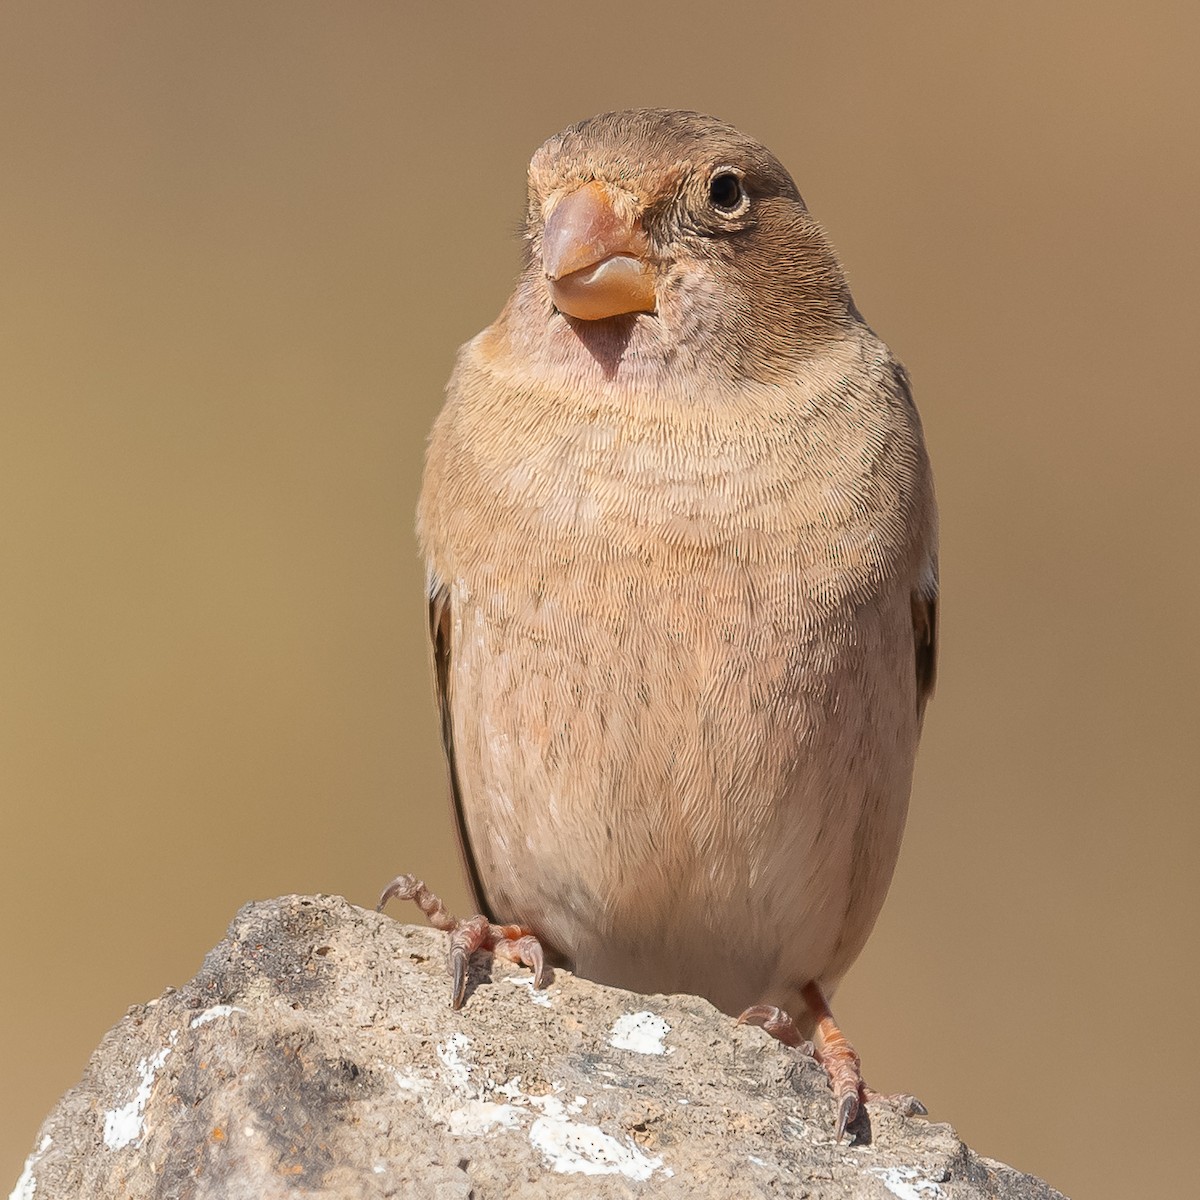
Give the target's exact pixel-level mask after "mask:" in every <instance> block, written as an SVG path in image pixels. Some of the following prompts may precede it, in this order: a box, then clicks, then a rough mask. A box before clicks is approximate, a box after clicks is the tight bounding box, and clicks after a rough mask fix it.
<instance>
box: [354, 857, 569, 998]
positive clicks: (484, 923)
mask: <svg viewBox="0 0 1200 1200" xmlns="http://www.w3.org/2000/svg"><path fill="white" fill-rule="evenodd" d="M396 897H398V898H399V899H401V900H413V901H415V902H416V905H417V907H418V908H419V909H420V910H421V911H422V912H423V913H424V914H425V916H426V918H427V919H428V921H429V923H430V925H432V926H433V927H434V928H435V929H442V930H445V931H446V932H447V933H449V934H450V972H451V975H452V977H453V981H452V983H451V988H450V1004H451V1005H452V1006H453V1007H454V1008H462V1006H463V1000H464V999H465V998H466V994H467V969H468V967H469V966H470V963H471V955H472V954H474V953H475V951H476V950H490V951H491V952H492V953H493V954H494V955H496V957H497V958H504V959H507V960H508V961H509V962H515V963H521V964H522V965H524V966H526V967H532V968H533V986H534V987H537V988H543V987H545V986H546V984H547V983H549V982H550V976H549V972H548V971H547V969H546V956H545V954H544V953H543V952H542V944H541V942H539V941H538V940H537V938H536V937H534V935H533V934H532V933H530V932H529V930H528V929H525V928H524V927H523V926H520V925H493V924H492V923H491V922H490V921H489V920H488V919H487V917H484V916H475V917H468V918H467V919H466V920H465V921H460V920H459V919H458V918H457V917H455V916H452V915H451V914H450V913H449V912H448V911H447V910H446V906H445V905H444V904H443V903H442V902H441V900H439V899H438V897H437V896H435V895H434V894H433V892H431V891H430V890H429V889H428V888H427V887H426V886H425V884H424V883H423V882H422V881H421V880H419V879H417V878H416V877H415V876H413V875H397V876H396V878H395V879H393V880H392V882H391V883H389V884H388V885H387V887H385V888H384V889H383V895H381V896H380V897H379V903H378V904H377V905H376V906H375V911H376V912H382V911H383V906H384V905H385V904H386V903H387V902H388V901H389V900H391V899H393V898H396Z"/></svg>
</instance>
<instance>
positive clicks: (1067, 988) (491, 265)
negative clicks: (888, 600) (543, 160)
mask: <svg viewBox="0 0 1200 1200" xmlns="http://www.w3.org/2000/svg"><path fill="white" fill-rule="evenodd" d="M685 12H686V18H684V17H683V16H682V15H680V14H683V13H685ZM1198 46H1200V6H1197V5H1195V4H1194V3H1190V4H1179V5H1176V6H1169V5H1166V4H1146V5H1141V6H1136V7H1135V6H1126V5H1117V4H1103V3H1082V2H1079V0H1076V2H1072V3H1062V4H1058V5H1043V4H1040V3H1033V2H1031V0H1021V2H1019V3H1014V4H1009V5H986V6H985V5H973V4H972V5H964V4H962V3H959V2H957V0H947V2H939V3H925V4H919V5H898V4H891V3H882V2H880V3H860V4H853V5H848V4H844V3H838V2H834V0H828V2H823V3H815V4H794V3H779V4H777V5H765V4H755V3H745V2H743V3H739V4H736V5H732V6H731V5H729V4H728V3H709V2H705V3H693V4H690V5H688V6H687V7H686V8H684V7H682V6H667V5H648V4H643V3H632V4H630V3H625V4H622V3H611V4H607V5H604V6H602V7H600V8H597V7H596V6H595V5H590V6H579V7H573V6H566V5H562V4H525V5H520V4H515V5H486V6H485V5H457V4H456V5H442V6H434V5H420V6H418V5H403V4H400V3H398V2H396V3H383V2H382V0H375V2H372V3H366V2H364V3H349V2H347V3H338V4H327V3H322V4H313V3H307V2H304V0H299V2H298V0H288V2H287V3H264V2H261V0H259V2H256V3H253V4H246V3H244V2H243V0H204V2H203V3H172V4H167V5H164V4H160V3H150V2H146V3H126V2H121V3H104V4H95V3H75V4H58V3H53V2H50V0H11V2H9V3H6V4H5V5H4V6H3V8H2V9H0V246H2V261H0V265H2V269H0V387H2V398H0V547H2V550H0V553H2V557H3V574H2V579H0V664H2V669H0V709H2V711H0V788H2V795H0V803H2V804H3V815H4V821H3V831H4V832H3V842H2V846H0V855H2V861H0V896H2V898H3V903H4V912H5V914H6V936H5V954H4V960H5V968H4V971H3V977H2V979H0V997H2V1004H3V1010H2V1015H3V1020H2V1021H0V1038H2V1039H3V1044H2V1045H0V1063H2V1064H3V1067H2V1072H3V1094H2V1096H0V1186H4V1187H7V1186H9V1185H8V1183H7V1182H6V1181H5V1178H4V1177H7V1179H8V1180H13V1179H15V1178H16V1176H17V1174H18V1172H19V1170H20V1166H21V1161H22V1158H23V1156H24V1154H25V1153H26V1151H27V1150H28V1149H29V1147H30V1146H31V1144H32V1142H33V1138H34V1133H35V1130H36V1128H37V1125H38V1123H39V1122H40V1120H41V1118H42V1117H43V1115H44V1114H45V1112H46V1111H47V1110H48V1108H49V1107H50V1105H51V1104H52V1102H53V1101H54V1099H55V1098H56V1097H57V1096H58V1094H59V1093H60V1092H61V1091H63V1090H64V1089H65V1088H66V1087H68V1086H69V1085H70V1084H71V1083H73V1082H74V1081H75V1080H76V1078H77V1077H78V1076H79V1074H80V1072H81V1071H82V1068H83V1065H84V1063H85V1061H86V1058H87V1055H88V1053H89V1051H90V1050H91V1048H92V1047H93V1046H94V1044H95V1043H96V1041H97V1040H98V1039H99V1037H100V1036H101V1034H102V1033H103V1032H104V1031H105V1030H106V1029H107V1028H108V1027H109V1026H110V1025H111V1024H112V1023H113V1022H114V1021H115V1020H117V1018H119V1017H120V1016H121V1014H122V1013H123V1012H124V1010H125V1008H126V1006H127V1005H129V1004H131V1003H133V1002H135V1001H141V1000H144V999H147V998H149V997H151V996H153V995H156V994H157V993H158V992H159V991H160V990H161V989H162V988H163V987H164V986H166V985H167V984H177V983H180V982H182V981H183V980H185V979H186V978H187V977H188V976H189V975H190V974H191V973H192V972H193V971H194V970H195V969H196V967H197V966H198V964H199V962H200V959H201V957H202V955H203V954H204V952H205V951H206V950H207V949H208V948H209V947H210V946H211V945H212V944H213V943H214V942H216V941H217V940H218V939H219V938H220V936H221V934H222V931H223V929H224V927H225V925H226V923H227V922H228V920H229V919H230V917H231V916H232V915H233V913H234V911H235V909H236V908H237V907H238V906H239V905H240V904H241V903H243V902H244V901H246V900H248V899H250V898H253V897H267V896H272V895H276V894H280V893H284V892H293V891H328V892H338V893H344V894H345V895H347V896H348V897H350V898H351V899H353V900H355V901H358V902H360V903H370V902H372V901H373V899H374V897H375V895H376V892H377V890H378V888H379V887H380V885H381V884H382V883H384V882H385V881H386V880H387V879H389V878H390V877H391V876H392V875H393V874H394V873H395V872H396V871H398V870H400V869H411V870H415V871H417V872H420V873H422V874H424V876H425V878H426V879H429V880H431V881H435V882H436V883H437V885H438V886H439V888H441V889H443V890H444V892H445V894H447V896H448V898H449V899H450V900H451V901H452V902H453V903H454V904H455V905H456V906H457V905H461V904H462V903H463V898H464V891H463V888H462V885H461V883H460V881H459V879H458V874H457V871H458V867H457V861H456V856H455V851H454V848H453V837H452V833H451V828H450V823H449V817H448V813H447V810H446V806H445V803H444V799H443V777H442V764H441V760H440V749H439V746H438V738H437V732H436V727H435V721H434V715H433V709H432V703H431V700H430V688H429V684H428V679H427V674H426V658H425V643H424V638H425V633H424V614H423V607H422V600H421V570H420V565H419V563H418V561H417V558H416V551H415V543H414V538H413V533H412V511H413V505H414V502H415V497H416V493H417V487H418V479H419V472H420V467H421V456H422V448H423V441H424V437H425V433H426V430H427V429H428V427H429V424H430V422H431V420H432V418H433V416H434V413H435V411H436V409H437V407H438V405H439V403H440V393H441V388H442V385H443V382H444V380H445V378H446V376H447V374H448V372H449V369H450V366H451V359H452V355H453V353H454V350H455V348H456V347H457V346H458V344H459V343H460V342H462V341H463V340H465V339H466V338H468V337H469V336H471V335H472V334H474V333H475V332H476V331H477V330H478V329H480V328H481V327H482V326H483V325H485V324H486V323H487V322H488V321H489V320H490V319H491V318H492V316H493V315H494V314H495V312H496V311H497V310H498V308H499V306H500V305H501V303H502V301H503V299H504V297H505V295H506V294H507V292H508V290H509V287H510V284H511V281H512V279H513V277H514V275H515V272H516V267H517V245H516V240H515V237H514V230H515V227H516V224H517V222H518V220H519V218H520V214H521V210H522V203H523V188H524V167H525V163H526V161H527V159H528V156H529V154H530V152H531V151H532V150H533V149H534V147H535V146H536V145H538V143H539V142H541V141H542V140H543V139H544V138H545V137H546V136H548V135H549V134H551V133H553V132H555V131H556V130H557V129H559V128H560V127H562V126H563V125H565V124H567V123H568V122H570V121H573V120H576V119H578V118H580V117H584V116H587V115H589V114H591V113H593V112H596V111H600V110H604V109H609V108H617V107H625V106H629V105H635V104H654V105H667V106H673V107H692V108H699V109H702V110H707V111H711V112H714V113H717V114H719V115H721V116H724V117H726V118H727V119H729V120H732V121H733V122H735V123H736V124H738V125H740V126H742V127H743V128H744V129H746V130H747V131H749V132H751V133H753V134H755V135H757V136H759V137H761V138H762V139H763V140H764V141H765V142H766V143H767V144H768V145H769V146H771V147H772V148H773V149H774V150H775V151H776V152H777V153H778V154H779V156H780V157H781V158H782V159H783V160H784V162H785V163H787V164H788V165H789V166H790V167H791V168H792V170H793V172H794V174H795V175H796V177H797V180H798V182H799V183H800V187H801V190H802V191H803V192H804V194H805V196H806V198H807V199H808V202H809V205H810V207H811V208H812V209H813V210H814V212H815V213H816V214H817V215H818V217H820V218H821V219H822V220H823V221H824V223H825V224H826V226H827V228H828V229H829V231H830V233H831V235H832V237H833V239H834V242H835V243H836V244H837V246H838V247H839V248H840V250H841V252H842V255H843V258H844V261H845V263H846V265H847V268H848V270H849V272H850V277H851V281H852V283H853V285H854V290H855V294H856V297H857V299H858V302H859V305H860V307H861V308H862V309H863V311H864V312H865V313H866V314H867V317H868V319H869V320H870V321H871V323H872V324H873V325H874V326H875V327H876V328H877V329H878V330H879V331H880V332H881V333H882V334H883V335H884V336H885V337H886V338H887V339H888V340H889V341H890V342H891V344H892V345H893V346H894V347H895V349H896V351H897V353H898V354H899V355H900V357H901V358H902V359H903V360H904V361H905V362H906V363H907V364H908V366H909V368H910V369H911V372H912V375H913V378H914V381H915V387H916V393H917V397H918V400H919V403H920V405H921V409H922V412H923V414H924V418H925V423H926V429H927V432H928V436H929V442H930V446H931V449H932V453H933V456H934V462H935V467H936V469H937V476H938V485H939V491H940V498H941V503H942V509H943V520H944V534H943V538H944V540H943V556H942V561H943V578H944V589H945V590H944V607H943V611H944V621H945V623H944V636H943V644H942V647H943V660H942V661H943V669H942V676H941V684H940V689H939V694H938V696H937V697H936V699H935V702H934V704H933V706H932V708H931V709H930V714H929V720H928V724H927V730H926V739H925V744H924V747H923V749H922V755H921V761H920V767H919V772H918V778H917V784H916V791H915V796H914V803H913V810H912V816H911V820H910V824H909V832H908V836H907V840H906V843H905V850H904V854H903V857H902V860H901V863H900V868H899V871H898V874H897V877H896V881H895V884H894V886H893V889H892V895H891V898H890V900H889V903H888V906H887V908H886V909H885V912H884V916H883V918H882V920H881V921H880V924H879V926H878V928H877V930H876V933H875V936H874V938H873V940H872V942H871V944H870V946H869V947H868V949H867V952H866V953H865V955H864V956H863V958H862V959H861V961H860V963H859V965H858V967H857V968H856V969H855V970H854V971H853V972H852V973H851V975H850V977H849V979H848V980H847V982H846V984H845V986H844V988H843V991H842V994H841V1003H840V1007H839V1012H840V1014H841V1016H842V1019H843V1021H844V1023H845V1025H846V1026H847V1028H848V1029H849V1030H850V1032H851V1035H852V1036H853V1038H854V1039H855V1040H856V1042H857V1043H858V1045H859V1047H860V1049H861V1050H862V1052H863V1056H864V1058H865V1059H866V1062H867V1064H868V1066H869V1075H870V1078H871V1079H872V1081H873V1082H875V1083H876V1085H877V1086H879V1087H883V1088H888V1089H892V1088H895V1089H905V1090H911V1091H914V1092H916V1093H917V1094H918V1095H920V1096H922V1097H923V1098H924V1099H925V1100H926V1102H927V1103H928V1104H929V1106H930V1109H931V1111H932V1113H933V1116H934V1118H935V1119H937V1120H945V1121H949V1122H951V1123H953V1124H954V1125H956V1126H957V1127H958V1129H959V1130H960V1131H961V1132H962V1133H963V1135H964V1136H965V1137H967V1138H968V1139H970V1141H971V1142H972V1143H973V1144H974V1145H975V1146H977V1147H978V1149H979V1150H981V1151H982V1152H984V1153H987V1154H990V1155H994V1156H997V1157H1002V1158H1005V1159H1008V1160H1010V1161H1012V1162H1013V1163H1015V1164H1017V1165H1019V1166H1020V1167H1022V1168H1025V1169H1028V1170H1032V1171H1036V1172H1039V1173H1041V1174H1044V1175H1045V1176H1046V1177H1047V1178H1048V1179H1050V1180H1051V1181H1052V1182H1053V1183H1054V1184H1056V1185H1057V1186H1058V1187H1060V1188H1062V1189H1064V1190H1065V1191H1067V1192H1069V1193H1072V1194H1074V1195H1075V1196H1076V1197H1085V1196H1086V1197H1095V1198H1098V1200H1117V1198H1121V1200H1124V1198H1127V1197H1131V1196H1144V1195H1175V1196H1183V1195H1192V1194H1194V1186H1195V1185H1194V1169H1193V1168H1192V1167H1191V1165H1190V1163H1189V1164H1188V1166H1187V1170H1186V1172H1185V1149H1184V1147H1183V1146H1181V1144H1180V1138H1181V1125H1182V1124H1183V1123H1185V1122H1187V1123H1190V1122H1191V1121H1192V1120H1193V1119H1194V1104H1195V1100H1194V1096H1193V1092H1194V1088H1193V1086H1192V1085H1193V1082H1194V1080H1195V1078H1196V1075H1197V1072H1198V1070H1200V1036H1198V1033H1197V1027H1198V1022H1197V1021H1196V1016H1197V1013H1196V1000H1195V997H1196V995H1197V989H1198V987H1200V971H1198V968H1197V961H1196V960H1197V947H1198V946H1200V905H1198V902H1197V895H1196V877H1195V867H1194V863H1195V859H1196V851H1197V833H1198V830H1200V777H1198V774H1200V773H1198V768H1197V751H1196V739H1197V716H1198V706H1197V701H1196V695H1197V679H1198V678H1200V653H1198V639H1197V633H1196V609H1197V601H1198V599H1200V596H1198V592H1200V580H1198V574H1197V552H1198V547H1200V539H1198V535H1200V521H1198V515H1200V496H1198V489H1197V486H1196V479H1195V473H1196V472H1195V460H1196V454H1197V449H1196V447H1197V437H1198V435H1200V414H1198V411H1197V409H1198V404H1197V386H1196V369H1197V355H1196V332H1195V330H1196V315H1197V301H1196V279H1197V274H1198V269H1200V261H1198V259H1200V255H1198V253H1197V251H1198V248H1200V238H1198V235H1197V220H1198V212H1200V205H1198V200H1200V187H1198V184H1200V158H1198V155H1197V144H1196V129H1197V119H1198V118H1200V84H1198V83H1197V72H1196V66H1195V64H1196V57H1197V47H1198ZM1189 1113H1191V1114H1192V1115H1188V1114H1189ZM1186 1157H1188V1158H1190V1155H1186Z"/></svg>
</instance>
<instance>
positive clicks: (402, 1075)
mask: <svg viewBox="0 0 1200 1200" xmlns="http://www.w3.org/2000/svg"><path fill="white" fill-rule="evenodd" d="M392 1075H393V1076H394V1077H395V1080H396V1086H397V1087H398V1088H399V1089H400V1090H401V1091H402V1092H413V1093H414V1094H416V1095H418V1096H424V1095H428V1094H429V1092H430V1090H431V1089H432V1087H433V1085H432V1084H431V1083H430V1082H429V1080H428V1079H422V1078H421V1076H420V1075H413V1074H412V1073H411V1072H409V1071H393V1072H392Z"/></svg>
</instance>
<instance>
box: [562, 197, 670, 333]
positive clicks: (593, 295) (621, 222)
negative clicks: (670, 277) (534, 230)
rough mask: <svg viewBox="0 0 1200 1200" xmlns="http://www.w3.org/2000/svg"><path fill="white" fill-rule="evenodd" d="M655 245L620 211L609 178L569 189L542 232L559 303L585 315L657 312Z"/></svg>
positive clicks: (593, 317) (568, 310) (581, 316)
mask: <svg viewBox="0 0 1200 1200" xmlns="http://www.w3.org/2000/svg"><path fill="white" fill-rule="evenodd" d="M649 249H650V243H649V241H648V240H647V238H646V235H645V233H644V232H643V231H642V228H641V226H640V225H639V224H638V223H637V222H636V221H633V220H630V219H628V218H626V217H622V216H620V215H619V214H618V212H617V209H616V208H615V207H614V205H613V199H612V196H611V194H610V193H609V191H608V189H607V188H606V187H605V186H604V184H602V183H588V184H584V186H583V187H580V188H576V189H575V191H573V192H569V193H568V194H567V195H565V196H564V197H563V198H562V199H561V200H560V201H559V202H558V204H557V205H556V206H555V207H554V210H553V211H552V212H551V213H550V216H549V217H548V218H547V219H546V228H545V230H544V231H543V233H542V270H543V271H545V273H546V279H547V280H548V281H549V285H550V298H551V299H552V300H553V301H554V306H555V308H557V309H558V310H559V311H560V312H564V313H566V314H567V315H568V316H571V317H578V318H579V319H580V320H583V321H599V320H602V319H603V318H605V317H616V316H619V315H620V314H621V313H636V312H653V311H654V308H655V294H654V271H653V270H652V269H651V267H650V264H649V263H648V262H647V261H646V257H645V256H646V254H647V253H648V252H649Z"/></svg>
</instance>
